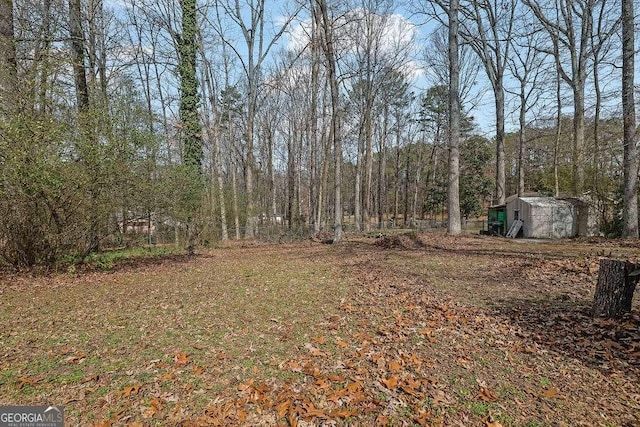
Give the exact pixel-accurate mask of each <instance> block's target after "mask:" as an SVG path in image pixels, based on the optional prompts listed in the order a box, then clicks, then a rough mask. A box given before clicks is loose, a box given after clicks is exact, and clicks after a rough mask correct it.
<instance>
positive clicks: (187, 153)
mask: <svg viewBox="0 0 640 427" xmlns="http://www.w3.org/2000/svg"><path fill="white" fill-rule="evenodd" d="M180 5H181V7H182V34H181V35H180V37H179V43H178V44H179V56H180V65H179V67H178V69H179V71H180V121H181V122H182V123H181V125H182V129H181V134H182V135H181V139H182V142H183V145H184V162H185V164H187V165H189V166H190V167H192V168H194V169H197V170H198V171H200V167H201V165H202V157H203V153H202V126H201V124H200V112H199V109H198V108H199V104H200V95H199V93H198V76H197V74H196V54H197V51H198V44H197V43H196V35H197V34H198V23H197V19H196V1H195V0H184V1H182V2H180Z"/></svg>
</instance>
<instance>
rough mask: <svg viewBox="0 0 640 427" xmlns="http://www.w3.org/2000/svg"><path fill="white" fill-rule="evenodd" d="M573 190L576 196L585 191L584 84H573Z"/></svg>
mask: <svg viewBox="0 0 640 427" xmlns="http://www.w3.org/2000/svg"><path fill="white" fill-rule="evenodd" d="M573 102H574V113H573V114H574V115H573V154H572V156H571V157H572V163H573V192H574V195H575V196H580V195H582V193H583V191H584V127H585V118H584V84H575V85H574V86H573Z"/></svg>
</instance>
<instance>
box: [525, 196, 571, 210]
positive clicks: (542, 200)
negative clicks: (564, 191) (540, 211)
mask: <svg viewBox="0 0 640 427" xmlns="http://www.w3.org/2000/svg"><path fill="white" fill-rule="evenodd" d="M520 200H522V201H523V202H525V203H527V204H529V205H531V206H536V207H541V208H543V207H554V206H571V203H570V202H568V201H566V200H558V199H555V198H553V197H520Z"/></svg>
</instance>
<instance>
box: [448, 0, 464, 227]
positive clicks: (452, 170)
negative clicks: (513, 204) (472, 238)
mask: <svg viewBox="0 0 640 427" xmlns="http://www.w3.org/2000/svg"><path fill="white" fill-rule="evenodd" d="M459 6H460V5H459V1H458V0H451V1H450V3H449V9H448V10H447V14H448V16H449V185H448V187H447V200H448V202H447V208H448V211H449V222H448V225H447V232H448V233H449V234H452V235H457V234H460V233H461V232H462V227H461V224H460V148H459V146H460V142H459V141H460V89H459V88H460V81H459V75H460V69H459V55H458V49H459V40H458V8H459Z"/></svg>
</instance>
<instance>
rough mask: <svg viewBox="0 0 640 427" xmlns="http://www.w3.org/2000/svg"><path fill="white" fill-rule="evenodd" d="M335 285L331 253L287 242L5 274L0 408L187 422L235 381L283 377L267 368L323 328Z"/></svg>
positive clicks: (338, 278) (339, 280)
mask: <svg viewBox="0 0 640 427" xmlns="http://www.w3.org/2000/svg"><path fill="white" fill-rule="evenodd" d="M320 249H321V250H324V251H326V249H325V248H320ZM346 283H347V281H346V279H345V277H344V276H343V275H342V274H341V272H340V270H339V269H338V268H337V267H336V266H335V265H332V264H331V258H329V259H327V257H326V255H322V256H319V254H318V251H317V250H316V249H315V248H310V247H306V248H304V249H303V250H301V248H300V247H299V246H271V247H256V248H236V249H225V250H224V251H222V250H218V251H211V252H209V253H207V254H205V255H203V256H201V257H198V258H197V259H194V260H192V261H189V262H181V263H176V264H168V265H159V266H144V267H142V268H139V269H128V270H127V271H124V272H118V271H117V270H116V271H115V272H113V273H90V274H85V275H80V276H77V277H76V276H70V275H56V276H53V277H39V278H29V277H25V276H19V277H18V276H14V277H5V278H4V279H3V281H2V284H1V285H0V293H1V295H2V300H1V305H2V310H1V311H0V325H1V327H0V331H1V332H0V346H1V347H2V348H3V349H5V350H4V351H5V354H3V357H2V362H1V364H0V396H2V397H1V398H0V403H2V404H9V403H13V404H17V403H20V404H28V403H34V404H35V403H56V404H65V406H66V411H67V414H68V419H69V425H74V424H82V425H86V424H88V423H90V422H93V421H97V420H103V419H116V420H122V419H127V417H131V418H130V419H136V418H139V417H140V415H141V413H140V407H141V406H140V405H142V406H145V405H146V404H148V403H149V402H150V401H151V400H152V399H153V398H156V399H160V400H159V401H158V402H162V404H161V405H159V406H162V411H163V412H164V413H167V414H168V413H169V412H170V410H171V407H173V408H174V409H175V408H176V407H178V406H182V409H181V411H186V412H185V413H184V414H182V415H181V416H182V417H185V418H188V417H189V411H191V410H194V411H197V410H199V409H201V408H202V407H205V406H206V405H208V404H209V403H210V402H211V401H213V400H214V399H215V395H216V392H219V391H221V390H225V389H228V388H233V386H234V384H237V383H238V382H241V381H242V380H243V379H246V378H249V377H251V378H255V377H258V378H264V379H267V378H274V377H278V376H287V375H291V374H287V373H284V372H283V371H282V370H280V369H279V368H278V364H280V363H281V362H282V361H283V360H285V359H286V356H287V355H288V354H290V353H291V352H292V351H295V349H297V348H298V347H300V346H301V345H303V344H304V343H305V342H306V341H308V340H309V339H310V335H311V334H312V333H314V332H315V331H317V330H318V329H322V328H323V326H322V325H323V321H325V320H326V318H328V317H329V316H330V315H331V313H332V311H335V310H336V308H337V306H338V305H339V301H340V299H341V298H342V297H343V296H344V295H345V292H346V291H345V286H346ZM128 387H134V388H133V389H129V388H128ZM185 402H187V405H185ZM147 406H148V405H147ZM185 406H187V408H185ZM155 412H160V408H159V407H158V408H156V411H155Z"/></svg>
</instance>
